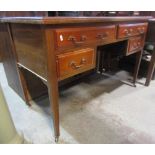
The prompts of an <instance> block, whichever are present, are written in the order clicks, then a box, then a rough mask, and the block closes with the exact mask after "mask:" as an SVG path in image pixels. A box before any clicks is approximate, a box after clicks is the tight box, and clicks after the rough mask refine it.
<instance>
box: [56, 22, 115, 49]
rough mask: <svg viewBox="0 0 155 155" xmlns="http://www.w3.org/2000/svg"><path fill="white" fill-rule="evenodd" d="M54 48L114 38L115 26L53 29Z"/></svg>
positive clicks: (106, 40)
mask: <svg viewBox="0 0 155 155" xmlns="http://www.w3.org/2000/svg"><path fill="white" fill-rule="evenodd" d="M55 37H56V48H65V47H76V46H81V45H86V44H93V43H97V42H108V41H110V40H113V39H115V38H116V26H115V25H109V26H99V27H80V28H64V29H56V30H55Z"/></svg>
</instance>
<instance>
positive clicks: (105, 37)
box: [97, 32, 109, 40]
mask: <svg viewBox="0 0 155 155" xmlns="http://www.w3.org/2000/svg"><path fill="white" fill-rule="evenodd" d="M108 35H109V32H105V33H104V34H98V35H97V38H98V39H101V40H104V39H107V37H108Z"/></svg>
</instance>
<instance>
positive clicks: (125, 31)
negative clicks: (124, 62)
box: [118, 23, 148, 38]
mask: <svg viewBox="0 0 155 155" xmlns="http://www.w3.org/2000/svg"><path fill="white" fill-rule="evenodd" d="M147 25H148V24H147V23H139V24H120V25H119V26H118V38H126V37H131V36H135V35H139V34H144V33H146V32H147Z"/></svg>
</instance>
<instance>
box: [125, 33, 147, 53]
mask: <svg viewBox="0 0 155 155" xmlns="http://www.w3.org/2000/svg"><path fill="white" fill-rule="evenodd" d="M143 45H144V38H143V37H141V36H138V37H134V38H130V39H129V42H128V50H127V55H129V54H132V53H135V52H137V51H138V50H140V49H141V48H143Z"/></svg>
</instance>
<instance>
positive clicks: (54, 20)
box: [0, 16, 153, 25]
mask: <svg viewBox="0 0 155 155" xmlns="http://www.w3.org/2000/svg"><path fill="white" fill-rule="evenodd" d="M151 18H153V17H151V16H136V17H133V16H127V17H121V16H119V17H118V16H117V17H3V18H0V22H1V23H23V24H51V25H52V24H74V23H105V22H130V21H131V22H132V21H133V22H134V21H139V22H140V21H148V20H149V19H151Z"/></svg>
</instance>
